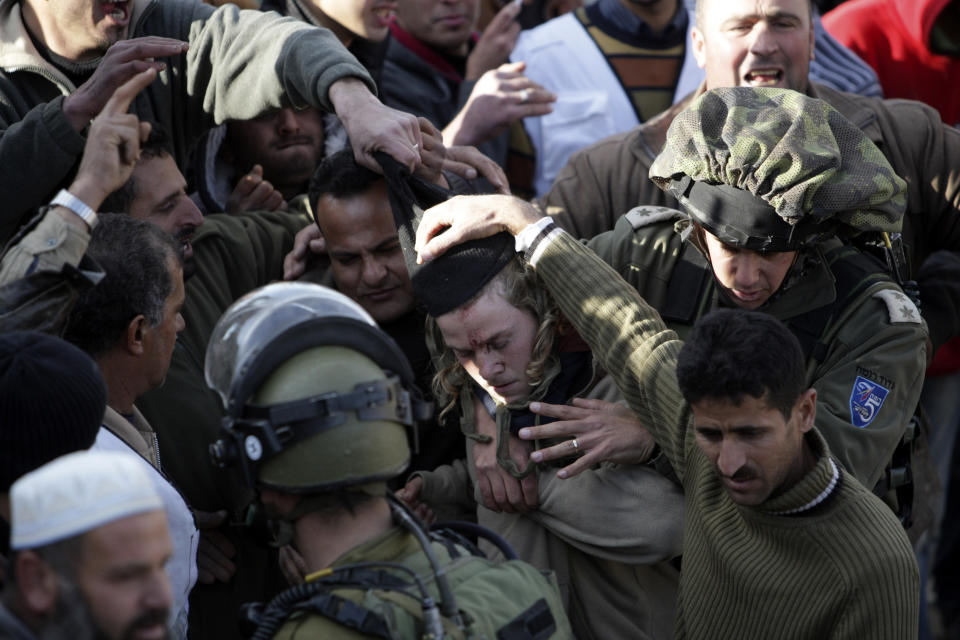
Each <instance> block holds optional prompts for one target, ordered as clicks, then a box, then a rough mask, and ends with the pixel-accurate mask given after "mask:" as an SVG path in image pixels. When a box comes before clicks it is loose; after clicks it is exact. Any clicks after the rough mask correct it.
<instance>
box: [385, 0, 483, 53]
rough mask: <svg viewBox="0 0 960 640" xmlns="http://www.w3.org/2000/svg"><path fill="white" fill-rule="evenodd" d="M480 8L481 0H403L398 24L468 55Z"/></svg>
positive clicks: (436, 44) (441, 47)
mask: <svg viewBox="0 0 960 640" xmlns="http://www.w3.org/2000/svg"><path fill="white" fill-rule="evenodd" d="M479 8H480V3H479V2H478V0H403V2H401V3H399V4H398V5H397V24H398V25H400V26H401V27H402V28H403V29H405V30H406V31H409V32H410V34H411V35H413V36H414V37H415V38H417V39H419V40H421V41H423V42H425V43H426V44H428V45H430V46H431V47H434V48H436V49H439V50H441V51H445V52H448V53H452V54H456V55H466V49H467V43H468V42H469V41H470V36H471V34H472V33H473V30H474V28H476V23H477V15H478V12H479Z"/></svg>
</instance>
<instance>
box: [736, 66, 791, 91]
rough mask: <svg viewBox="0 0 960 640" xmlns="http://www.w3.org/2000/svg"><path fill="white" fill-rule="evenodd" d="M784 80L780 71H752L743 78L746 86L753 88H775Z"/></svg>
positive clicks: (771, 69)
mask: <svg viewBox="0 0 960 640" xmlns="http://www.w3.org/2000/svg"><path fill="white" fill-rule="evenodd" d="M781 80H783V71H782V70H780V69H773V68H770V69H751V70H750V71H748V72H747V73H746V74H745V75H744V76H743V81H744V84H746V85H748V86H751V87H773V86H776V85H778V84H780V81H781Z"/></svg>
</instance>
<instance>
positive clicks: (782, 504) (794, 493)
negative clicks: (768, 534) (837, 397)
mask: <svg viewBox="0 0 960 640" xmlns="http://www.w3.org/2000/svg"><path fill="white" fill-rule="evenodd" d="M806 437H807V441H808V442H809V443H810V446H811V447H812V448H813V452H814V455H816V456H817V463H816V464H815V465H814V467H813V468H812V469H811V470H810V471H808V472H807V474H806V475H805V476H803V478H802V479H801V480H800V482H798V483H797V484H796V485H794V486H793V487H791V488H790V489H788V490H787V491H786V492H784V493H782V494H780V495H778V496H777V497H776V498H771V499H769V500H767V501H766V502H764V503H763V504H762V505H760V507H759V509H760V510H761V511H763V512H765V513H767V514H770V515H793V514H799V513H803V512H806V511H809V510H810V509H813V508H814V507H816V506H817V505H819V504H821V503H823V502H824V501H826V500H828V499H829V498H830V496H831V495H833V493H834V491H835V490H836V488H837V485H838V483H839V481H840V469H839V468H838V466H837V464H836V462H834V461H833V459H832V458H831V456H830V451H829V449H828V448H827V442H826V440H824V439H823V436H821V435H820V432H819V431H817V429H816V428H813V429H811V430H810V432H809V433H807V436H806Z"/></svg>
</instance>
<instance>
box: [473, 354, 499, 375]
mask: <svg viewBox="0 0 960 640" xmlns="http://www.w3.org/2000/svg"><path fill="white" fill-rule="evenodd" d="M476 359H477V371H478V372H479V373H480V377H481V378H483V379H484V380H486V381H488V382H489V381H490V380H491V379H493V378H494V377H495V376H496V375H497V374H498V373H499V372H500V359H499V357H497V355H496V354H495V353H492V352H489V351H485V350H483V349H478V350H477V352H476Z"/></svg>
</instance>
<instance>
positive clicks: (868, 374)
mask: <svg viewBox="0 0 960 640" xmlns="http://www.w3.org/2000/svg"><path fill="white" fill-rule="evenodd" d="M684 218H685V216H684V215H683V214H682V213H681V212H679V211H675V210H671V209H666V208H651V207H644V208H639V209H637V210H635V211H632V212H631V213H630V214H628V215H626V216H624V217H622V218H621V219H620V220H619V221H618V222H617V224H616V227H615V228H614V230H613V231H610V232H607V233H603V234H600V235H599V236H597V237H595V238H593V239H592V240H591V241H590V242H589V243H588V246H590V248H592V249H593V250H594V251H595V252H596V253H597V254H598V255H599V256H600V257H601V258H603V260H604V261H605V262H607V263H608V264H610V265H611V266H613V268H614V269H615V270H616V271H617V272H618V273H619V274H620V275H621V276H622V277H623V279H624V280H626V281H627V282H628V283H630V284H631V285H632V286H633V287H634V288H636V290H637V291H638V292H639V293H640V295H641V296H643V298H644V300H646V301H647V303H648V304H650V305H651V306H652V307H654V308H655V309H657V310H658V311H660V312H662V311H663V309H664V307H665V305H666V303H667V299H668V297H669V296H668V293H669V292H670V288H669V284H670V278H671V276H672V275H673V273H674V268H675V266H676V264H677V261H678V259H679V257H680V252H681V250H682V248H683V246H684V243H683V240H682V238H681V233H680V232H679V231H678V230H677V228H676V227H677V225H678V224H679V225H680V226H681V227H682V226H683V224H684V223H683V222H682V220H683V219H684ZM834 245H839V241H837V240H835V239H830V240H824V241H822V242H821V243H820V245H818V246H817V248H816V251H817V254H816V257H814V258H813V259H812V260H811V261H810V262H809V263H808V264H807V265H806V268H805V272H804V274H803V276H802V277H799V278H796V279H793V280H791V281H790V283H789V284H788V285H787V288H786V290H781V292H780V293H779V294H778V295H776V296H774V297H772V298H771V300H770V301H768V302H767V303H766V304H765V305H764V306H762V307H760V309H759V310H760V311H763V312H765V313H769V314H770V315H772V316H774V317H776V318H778V319H779V320H781V321H783V322H786V323H788V322H789V321H790V320H791V319H793V318H796V317H797V316H799V315H800V314H803V313H806V312H808V311H811V310H812V309H816V308H819V307H822V306H824V305H827V304H830V303H831V302H833V301H834V300H835V298H836V296H837V292H836V285H835V282H834V278H833V275H832V274H831V272H830V270H829V268H828V267H827V265H826V262H825V260H824V259H823V257H822V256H823V254H824V253H825V252H826V251H827V250H829V249H830V248H831V247H832V246H834ZM703 273H704V276H703V277H704V279H705V280H704V283H705V285H706V286H705V287H704V288H703V289H701V290H700V291H699V292H694V291H692V292H690V296H701V297H700V299H699V300H697V302H696V305H695V306H696V312H695V314H694V317H693V318H692V319H691V321H690V322H689V323H682V324H681V323H680V322H674V321H670V320H668V321H667V322H668V325H669V326H670V327H671V328H672V329H674V330H675V331H676V332H677V333H678V334H679V336H680V337H681V339H682V338H684V337H685V336H686V334H687V332H688V331H689V329H690V327H691V326H692V322H693V321H695V319H696V318H697V317H699V316H701V315H703V314H705V313H707V312H709V311H710V310H712V309H714V308H716V307H717V306H719V305H720V304H723V302H722V298H721V296H720V295H719V294H718V292H717V287H716V286H713V285H714V279H713V276H712V273H711V272H710V271H709V267H705V268H704V270H703ZM890 294H893V295H892V296H891V295H890ZM726 306H732V305H730V304H729V303H727V304H726ZM901 306H902V307H903V309H900V307H901ZM925 340H926V327H925V326H924V323H923V321H922V320H921V318H920V314H919V312H918V311H917V309H916V307H914V305H913V304H912V303H911V302H910V301H909V300H908V299H907V298H906V296H903V295H902V292H901V290H900V288H899V287H898V286H897V285H896V284H894V283H892V282H891V281H889V280H888V279H886V278H884V279H880V280H878V281H877V282H875V283H873V284H870V285H869V286H867V288H866V289H864V290H863V291H862V292H861V293H859V294H858V295H857V296H856V298H855V299H854V300H853V301H852V302H849V303H847V305H846V307H845V308H844V310H843V313H842V315H840V316H838V317H835V318H833V319H832V321H831V322H830V323H829V324H827V326H826V327H825V329H824V332H823V334H822V336H821V341H822V342H823V343H825V344H826V345H827V351H826V353H825V355H824V356H823V358H822V359H820V360H819V361H817V360H816V359H811V360H810V362H809V363H808V369H807V383H808V384H809V385H810V386H811V387H813V388H814V389H816V390H817V426H818V427H819V429H820V432H821V433H822V434H823V437H824V438H825V439H826V440H827V442H828V443H829V445H830V450H831V452H833V454H834V455H835V456H836V457H837V458H838V459H839V460H840V461H841V462H842V463H843V465H844V466H845V467H846V468H847V470H848V471H850V473H851V474H852V475H853V476H854V477H856V478H857V479H858V480H859V481H860V482H861V483H863V484H864V485H866V486H868V487H873V486H874V485H875V484H876V483H877V481H878V480H879V479H880V476H881V474H882V473H883V470H884V468H885V467H886V465H887V463H888V462H889V461H890V458H891V455H892V454H893V451H894V449H895V448H896V446H897V444H898V443H899V441H900V438H901V436H902V435H903V433H904V430H905V429H906V427H907V424H908V423H909V421H910V418H911V416H912V415H913V411H914V408H915V407H916V405H917V402H918V400H919V397H920V390H921V386H922V383H923V374H924V368H925V367H926V352H925V349H924V345H925ZM858 378H864V379H867V380H870V381H871V382H874V383H877V384H879V385H881V386H882V387H883V388H885V389H887V390H888V394H887V396H886V397H885V399H884V400H883V402H882V404H881V406H880V407H879V408H878V411H877V414H876V416H875V417H874V418H873V419H872V421H870V422H869V423H868V424H867V426H866V427H863V428H860V427H857V426H854V423H853V421H852V417H851V411H852V410H853V409H852V408H851V394H852V393H853V390H854V385H855V383H856V381H857V379H858Z"/></svg>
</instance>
